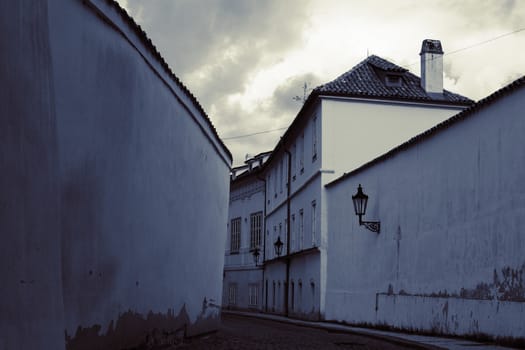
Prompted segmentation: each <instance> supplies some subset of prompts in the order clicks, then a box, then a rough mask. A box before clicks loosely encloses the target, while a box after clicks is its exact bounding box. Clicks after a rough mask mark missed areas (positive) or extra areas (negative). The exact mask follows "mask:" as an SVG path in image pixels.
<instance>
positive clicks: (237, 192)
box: [224, 175, 264, 268]
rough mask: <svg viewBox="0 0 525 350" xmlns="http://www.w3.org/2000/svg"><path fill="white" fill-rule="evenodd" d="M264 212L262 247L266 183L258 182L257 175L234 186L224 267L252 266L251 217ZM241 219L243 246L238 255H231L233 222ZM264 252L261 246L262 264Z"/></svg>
mask: <svg viewBox="0 0 525 350" xmlns="http://www.w3.org/2000/svg"><path fill="white" fill-rule="evenodd" d="M258 212H262V221H261V245H262V243H263V239H264V238H263V234H264V182H263V181H260V180H258V179H257V178H256V177H255V175H254V176H253V177H250V178H249V179H246V180H242V182H241V183H240V184H233V185H232V190H231V193H230V204H229V212H228V224H227V235H226V236H227V239H226V255H225V259H226V260H225V262H224V264H225V265H224V266H225V267H226V268H228V267H239V266H252V267H254V265H255V262H254V260H253V255H252V252H250V215H251V214H255V213H258ZM236 218H241V246H240V249H239V252H238V253H233V254H232V253H231V252H230V248H231V227H230V225H231V221H232V220H233V219H236ZM262 259H263V250H262V246H261V256H260V257H259V262H262Z"/></svg>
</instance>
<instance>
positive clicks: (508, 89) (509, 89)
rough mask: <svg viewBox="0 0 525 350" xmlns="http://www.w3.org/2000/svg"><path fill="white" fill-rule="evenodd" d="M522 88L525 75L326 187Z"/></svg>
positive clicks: (387, 157) (524, 83)
mask: <svg viewBox="0 0 525 350" xmlns="http://www.w3.org/2000/svg"><path fill="white" fill-rule="evenodd" d="M520 88H525V76H522V77H521V78H519V79H517V80H515V81H513V82H512V83H510V84H508V85H506V86H504V87H502V88H501V89H499V90H497V91H495V92H494V93H492V94H490V95H489V96H487V97H485V98H484V99H482V100H479V101H478V102H477V103H475V104H473V105H472V106H471V107H469V108H467V109H465V110H463V111H462V112H460V113H458V114H456V115H454V116H452V117H451V118H449V119H447V120H445V121H444V122H441V123H439V124H438V125H436V126H434V127H433V128H430V129H428V130H426V131H424V132H423V133H421V134H419V135H416V136H414V137H413V138H411V139H410V140H408V141H407V142H405V143H403V144H401V145H399V146H397V147H395V148H394V149H392V150H390V151H388V152H386V153H384V154H383V155H381V156H379V157H377V158H375V159H373V160H371V161H370V162H368V163H365V164H363V165H362V166H360V167H359V168H357V169H355V170H352V171H351V172H349V173H345V174H343V175H342V176H340V177H339V178H337V179H335V180H333V181H332V182H330V183H328V184H326V185H325V186H326V187H331V186H333V185H335V184H338V183H339V182H341V181H343V180H344V179H346V178H348V177H350V176H352V175H355V174H357V173H359V172H361V171H363V170H365V169H368V168H370V167H371V166H373V165H375V164H377V163H379V162H382V161H384V160H387V159H389V158H391V157H393V156H394V155H396V154H397V153H399V152H402V151H404V150H405V149H407V148H409V147H412V146H413V145H415V144H418V143H419V142H422V141H423V140H426V139H427V138H429V137H432V136H433V135H435V134H437V133H439V132H441V131H442V130H444V129H447V128H449V127H451V126H453V125H455V124H457V123H459V122H460V121H462V120H464V119H466V118H469V117H471V116H475V115H476V112H477V111H479V110H482V109H483V108H486V107H487V106H490V105H491V104H492V103H494V102H496V101H498V100H499V99H500V98H502V97H503V96H506V95H508V94H510V93H513V92H514V91H516V90H518V89H520Z"/></svg>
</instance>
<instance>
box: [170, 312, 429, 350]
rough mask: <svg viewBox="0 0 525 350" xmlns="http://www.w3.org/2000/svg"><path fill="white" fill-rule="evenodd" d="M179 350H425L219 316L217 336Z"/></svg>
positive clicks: (279, 323)
mask: <svg viewBox="0 0 525 350" xmlns="http://www.w3.org/2000/svg"><path fill="white" fill-rule="evenodd" d="M179 349H203V350H204V349H339V350H340V349H370V350H372V349H377V350H380V349H381V350H390V349H392V350H395V349H424V347H423V346H417V345H413V346H412V345H411V344H409V343H407V344H403V343H396V342H388V341H386V340H382V339H377V338H372V337H367V336H363V335H357V334H349V333H340V332H331V331H326V330H322V329H316V328H309V327H301V326H296V325H291V324H286V323H281V322H276V321H270V320H262V319H258V318H252V317H243V316H238V315H227V314H223V315H222V326H221V328H220V330H219V331H218V332H217V333H213V334H210V335H207V336H204V337H200V338H195V339H192V340H190V341H189V342H188V343H185V344H184V345H183V346H181V347H180V348H179Z"/></svg>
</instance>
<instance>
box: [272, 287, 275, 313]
mask: <svg viewBox="0 0 525 350" xmlns="http://www.w3.org/2000/svg"><path fill="white" fill-rule="evenodd" d="M272 311H275V281H273V290H272Z"/></svg>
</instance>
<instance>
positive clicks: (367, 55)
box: [366, 47, 370, 57]
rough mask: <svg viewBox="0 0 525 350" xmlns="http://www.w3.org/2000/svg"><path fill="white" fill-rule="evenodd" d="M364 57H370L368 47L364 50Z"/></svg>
mask: <svg viewBox="0 0 525 350" xmlns="http://www.w3.org/2000/svg"><path fill="white" fill-rule="evenodd" d="M366 57H370V54H369V53H368V47H367V48H366Z"/></svg>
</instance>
